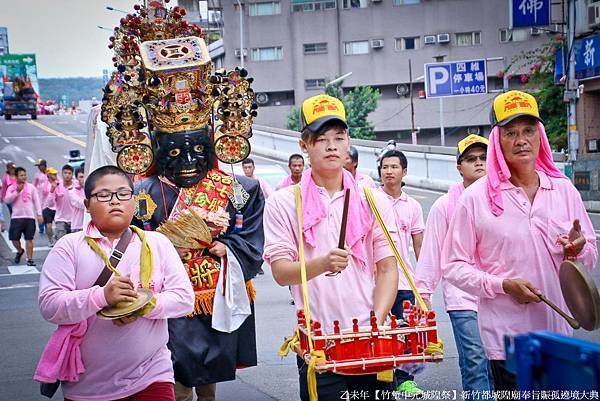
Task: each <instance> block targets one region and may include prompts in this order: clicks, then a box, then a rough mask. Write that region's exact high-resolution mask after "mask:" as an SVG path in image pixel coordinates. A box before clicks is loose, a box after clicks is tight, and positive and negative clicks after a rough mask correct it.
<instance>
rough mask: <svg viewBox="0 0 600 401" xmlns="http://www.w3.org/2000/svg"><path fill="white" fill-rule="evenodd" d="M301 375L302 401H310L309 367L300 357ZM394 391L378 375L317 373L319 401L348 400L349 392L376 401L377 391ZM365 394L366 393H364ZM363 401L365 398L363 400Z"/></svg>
mask: <svg viewBox="0 0 600 401" xmlns="http://www.w3.org/2000/svg"><path fill="white" fill-rule="evenodd" d="M296 362H297V364H298V373H299V375H300V399H301V400H302V401H309V396H308V379H307V376H306V374H307V372H308V365H307V364H306V363H305V362H304V361H303V360H302V359H301V358H299V357H297V358H296ZM376 390H380V391H384V390H387V391H393V390H394V386H393V383H385V382H380V381H378V380H377V375H364V376H345V375H338V374H335V373H330V372H325V373H317V393H318V394H319V401H340V400H347V399H348V392H351V391H364V392H366V394H368V398H364V399H365V400H374V399H375V391H376ZM363 394H365V393H363ZM361 399H363V398H361Z"/></svg>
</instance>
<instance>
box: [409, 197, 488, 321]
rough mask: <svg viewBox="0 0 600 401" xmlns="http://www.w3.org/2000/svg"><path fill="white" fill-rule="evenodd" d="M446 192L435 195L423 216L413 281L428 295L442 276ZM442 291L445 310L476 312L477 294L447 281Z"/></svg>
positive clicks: (446, 217) (446, 222)
mask: <svg viewBox="0 0 600 401" xmlns="http://www.w3.org/2000/svg"><path fill="white" fill-rule="evenodd" d="M448 200H449V197H448V194H444V195H443V196H441V197H440V198H438V199H437V200H436V201H435V202H434V204H433V206H431V209H430V210H429V215H428V216H427V225H426V228H425V235H424V237H423V245H422V246H421V254H420V255H419V260H418V262H417V271H416V275H415V283H416V285H417V288H418V289H419V293H420V294H421V295H424V296H426V297H430V296H431V294H433V292H434V291H435V289H436V287H437V286H438V284H439V282H440V280H441V279H442V266H441V263H440V261H441V257H442V247H443V246H444V239H445V238H446V233H447V232H448V225H449V220H450V219H448ZM442 291H443V294H444V303H445V304H446V311H452V310H472V311H475V312H477V297H475V296H474V295H471V294H469V293H467V292H464V291H462V290H460V289H458V288H457V287H455V286H453V285H452V284H450V283H449V282H448V280H442Z"/></svg>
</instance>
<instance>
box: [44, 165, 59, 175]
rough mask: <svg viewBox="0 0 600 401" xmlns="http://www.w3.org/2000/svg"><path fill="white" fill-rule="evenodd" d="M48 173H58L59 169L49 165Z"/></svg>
mask: <svg viewBox="0 0 600 401" xmlns="http://www.w3.org/2000/svg"><path fill="white" fill-rule="evenodd" d="M46 174H58V171H57V170H56V169H55V168H54V167H48V169H47V170H46Z"/></svg>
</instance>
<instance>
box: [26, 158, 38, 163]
mask: <svg viewBox="0 0 600 401" xmlns="http://www.w3.org/2000/svg"><path fill="white" fill-rule="evenodd" d="M27 160H29V161H30V162H31V163H32V164H35V163H36V161H35V160H34V158H33V157H31V156H27Z"/></svg>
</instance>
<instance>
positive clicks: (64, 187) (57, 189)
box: [48, 164, 73, 241]
mask: <svg viewBox="0 0 600 401" xmlns="http://www.w3.org/2000/svg"><path fill="white" fill-rule="evenodd" d="M62 178H63V179H62V182H60V181H59V182H57V183H53V184H52V188H51V189H50V194H49V195H48V196H49V197H50V200H51V201H55V202H56V215H55V216H54V226H55V228H56V229H55V230H54V239H55V240H56V241H58V240H59V239H61V238H62V237H63V236H64V235H66V234H69V233H70V232H71V219H72V217H73V208H72V207H71V198H70V197H69V191H71V190H72V189H73V167H71V166H69V165H68V164H65V165H64V166H63V168H62Z"/></svg>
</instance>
